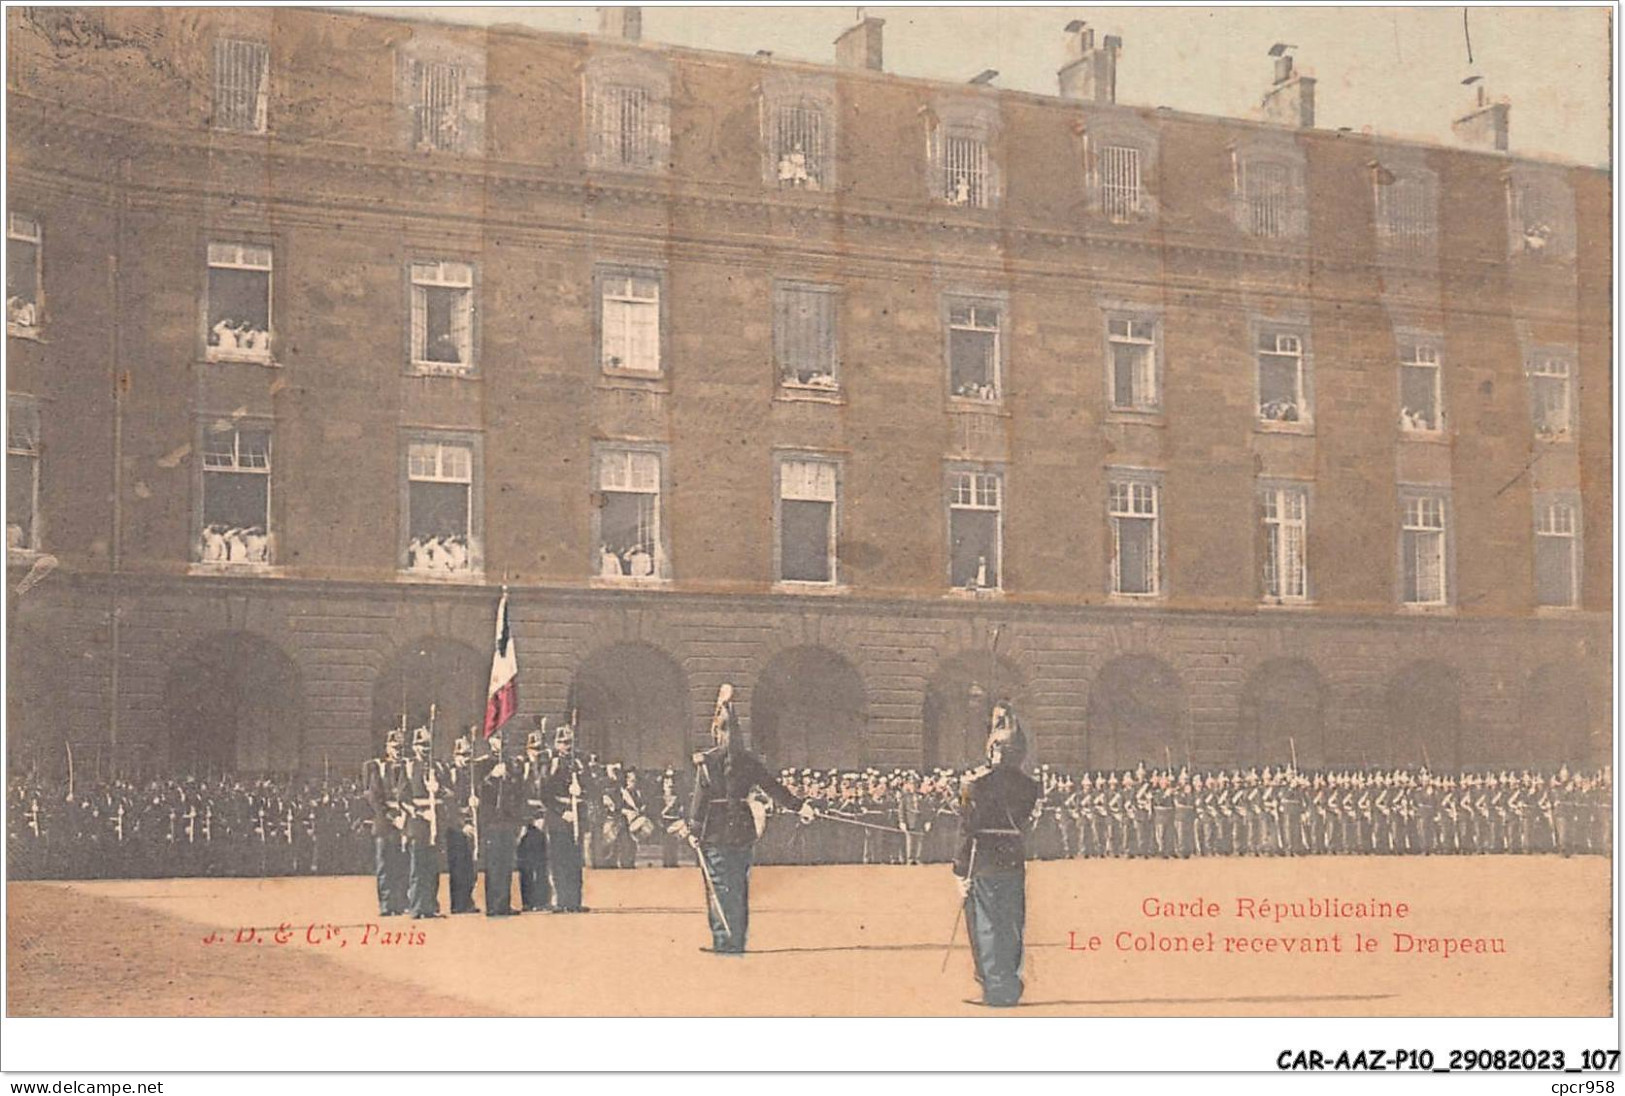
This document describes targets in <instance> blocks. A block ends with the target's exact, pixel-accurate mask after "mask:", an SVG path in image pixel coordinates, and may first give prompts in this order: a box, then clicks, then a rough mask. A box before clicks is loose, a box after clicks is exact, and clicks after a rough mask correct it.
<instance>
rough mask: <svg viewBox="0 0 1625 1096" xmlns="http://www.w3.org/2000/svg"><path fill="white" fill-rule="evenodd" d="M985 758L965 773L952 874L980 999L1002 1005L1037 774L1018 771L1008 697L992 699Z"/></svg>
mask: <svg viewBox="0 0 1625 1096" xmlns="http://www.w3.org/2000/svg"><path fill="white" fill-rule="evenodd" d="M990 723H991V728H990V733H989V735H988V738H987V761H988V763H987V765H986V766H985V767H983V768H980V769H977V770H976V771H975V772H974V773H971V774H969V775H968V776H967V777H966V778H965V782H964V785H963V787H962V789H961V792H960V796H961V809H960V812H959V819H960V821H959V853H958V855H957V856H956V857H955V858H954V875H956V876H958V878H959V893H960V894H961V895H962V896H963V897H964V900H965V926H966V930H967V931H968V933H969V935H970V941H971V954H972V956H973V957H974V959H975V963H976V981H977V982H979V983H980V984H981V986H982V1003H983V1004H985V1005H991V1006H993V1007H995V1008H1009V1007H1011V1006H1013V1005H1015V1004H1016V1003H1017V1002H1019V1001H1020V1000H1021V992H1022V989H1023V988H1024V987H1023V985H1022V981H1021V960H1022V944H1023V935H1024V933H1025V930H1026V922H1027V849H1026V828H1025V827H1026V823H1027V819H1028V818H1029V817H1030V816H1031V814H1032V810H1033V804H1034V803H1035V802H1037V800H1038V782H1037V781H1035V780H1033V779H1032V778H1031V777H1029V776H1027V775H1026V774H1025V773H1023V772H1022V771H1021V763H1022V762H1023V761H1024V760H1025V759H1026V756H1027V736H1026V735H1025V734H1024V733H1023V732H1022V729H1021V724H1020V723H1018V722H1017V721H1016V716H1015V712H1013V711H1012V710H1011V708H1010V705H1009V703H1008V702H1001V703H999V704H996V705H994V707H993V714H992V718H991V721H990Z"/></svg>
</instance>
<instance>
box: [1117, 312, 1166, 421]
mask: <svg viewBox="0 0 1625 1096" xmlns="http://www.w3.org/2000/svg"><path fill="white" fill-rule="evenodd" d="M1106 349H1107V353H1108V356H1109V359H1110V360H1109V362H1108V365H1109V367H1110V369H1111V399H1112V408H1113V410H1117V411H1155V410H1157V409H1158V407H1160V406H1161V403H1162V400H1161V396H1160V394H1159V392H1158V389H1159V387H1160V386H1159V384H1158V377H1157V322H1156V320H1154V319H1152V318H1150V317H1144V316H1129V315H1108V316H1107V317H1106Z"/></svg>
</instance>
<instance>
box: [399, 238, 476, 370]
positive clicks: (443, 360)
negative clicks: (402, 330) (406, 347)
mask: <svg viewBox="0 0 1625 1096" xmlns="http://www.w3.org/2000/svg"><path fill="white" fill-rule="evenodd" d="M411 270H412V364H413V365H414V366H415V367H416V368H418V369H419V370H420V371H424V372H448V373H461V372H465V371H467V369H468V368H469V366H470V365H472V364H473V361H474V267H473V265H472V264H470V263H459V262H415V263H413V264H412V267H411Z"/></svg>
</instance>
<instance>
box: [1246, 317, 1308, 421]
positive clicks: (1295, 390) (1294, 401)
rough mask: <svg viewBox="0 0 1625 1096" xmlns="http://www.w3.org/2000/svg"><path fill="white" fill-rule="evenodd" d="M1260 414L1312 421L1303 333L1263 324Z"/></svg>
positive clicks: (1265, 417)
mask: <svg viewBox="0 0 1625 1096" xmlns="http://www.w3.org/2000/svg"><path fill="white" fill-rule="evenodd" d="M1258 418H1259V420H1260V421H1261V422H1265V423H1306V422H1308V421H1309V402H1308V399H1307V382H1306V378H1305V375H1304V352H1303V336H1302V335H1300V334H1298V333H1297V332H1294V331H1284V330H1281V329H1278V328H1264V329H1262V330H1260V332H1259V335H1258Z"/></svg>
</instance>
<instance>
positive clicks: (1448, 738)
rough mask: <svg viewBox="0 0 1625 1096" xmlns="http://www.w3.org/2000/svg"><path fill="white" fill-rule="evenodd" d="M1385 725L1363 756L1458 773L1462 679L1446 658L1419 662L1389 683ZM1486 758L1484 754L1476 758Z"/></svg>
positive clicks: (1460, 754)
mask: <svg viewBox="0 0 1625 1096" xmlns="http://www.w3.org/2000/svg"><path fill="white" fill-rule="evenodd" d="M1383 715H1384V720H1383V726H1382V727H1380V728H1378V729H1377V735H1376V738H1375V741H1373V742H1371V743H1370V745H1371V747H1372V749H1371V753H1370V756H1368V757H1366V758H1364V759H1363V760H1365V761H1367V762H1374V763H1377V764H1382V765H1398V766H1403V767H1412V768H1414V767H1417V766H1420V765H1424V764H1426V765H1428V766H1429V767H1431V768H1432V769H1433V771H1434V772H1456V771H1458V770H1459V769H1460V768H1461V766H1462V763H1463V762H1464V761H1466V760H1468V759H1467V758H1464V757H1463V756H1462V750H1461V677H1460V675H1459V674H1457V673H1456V670H1455V668H1454V667H1451V666H1447V665H1445V664H1444V663H1442V662H1432V661H1424V662H1415V663H1412V664H1411V665H1409V666H1406V667H1405V668H1404V669H1402V670H1400V671H1398V672H1397V673H1395V674H1394V676H1393V677H1392V678H1390V679H1389V681H1388V691H1387V695H1386V697H1385V699H1384V704H1383ZM1472 760H1473V761H1482V760H1485V759H1484V758H1474V759H1472Z"/></svg>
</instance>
